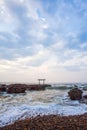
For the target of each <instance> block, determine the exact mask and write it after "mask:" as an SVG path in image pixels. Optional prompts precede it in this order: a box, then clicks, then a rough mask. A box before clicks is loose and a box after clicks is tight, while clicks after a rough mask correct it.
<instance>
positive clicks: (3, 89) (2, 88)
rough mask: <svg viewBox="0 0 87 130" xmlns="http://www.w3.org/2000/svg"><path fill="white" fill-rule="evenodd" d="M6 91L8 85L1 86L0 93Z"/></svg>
mask: <svg viewBox="0 0 87 130" xmlns="http://www.w3.org/2000/svg"><path fill="white" fill-rule="evenodd" d="M5 91H6V84H0V92H5Z"/></svg>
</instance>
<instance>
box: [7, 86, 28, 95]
mask: <svg viewBox="0 0 87 130" xmlns="http://www.w3.org/2000/svg"><path fill="white" fill-rule="evenodd" d="M25 90H26V85H25V84H10V85H8V88H7V90H6V91H7V93H24V92H25Z"/></svg>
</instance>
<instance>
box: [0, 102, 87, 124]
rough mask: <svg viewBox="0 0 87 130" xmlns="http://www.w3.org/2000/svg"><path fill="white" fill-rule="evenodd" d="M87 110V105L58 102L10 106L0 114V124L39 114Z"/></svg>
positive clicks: (62, 113)
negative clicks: (65, 104)
mask: <svg viewBox="0 0 87 130" xmlns="http://www.w3.org/2000/svg"><path fill="white" fill-rule="evenodd" d="M86 112H87V105H85V104H79V105H78V106H62V105H57V104H49V105H36V106H28V105H21V106H17V107H10V108H9V109H8V110H7V111H6V112H4V113H3V114H0V126H4V125H6V124H10V123H12V122H14V121H15V120H18V119H24V118H26V117H35V116H37V115H48V114H60V115H79V114H84V113H86Z"/></svg>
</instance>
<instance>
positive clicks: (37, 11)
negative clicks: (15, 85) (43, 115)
mask: <svg viewBox="0 0 87 130" xmlns="http://www.w3.org/2000/svg"><path fill="white" fill-rule="evenodd" d="M38 78H46V81H47V82H86V81H87V0H0V82H36V81H37V79H38Z"/></svg>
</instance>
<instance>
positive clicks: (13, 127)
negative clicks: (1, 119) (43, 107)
mask: <svg viewBox="0 0 87 130" xmlns="http://www.w3.org/2000/svg"><path fill="white" fill-rule="evenodd" d="M0 130H87V113H85V114H82V115H74V116H60V115H43V116H40V115H38V116H36V117H34V118H27V119H24V120H17V121H15V122H14V123H13V124H9V125H7V126H3V127H0Z"/></svg>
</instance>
